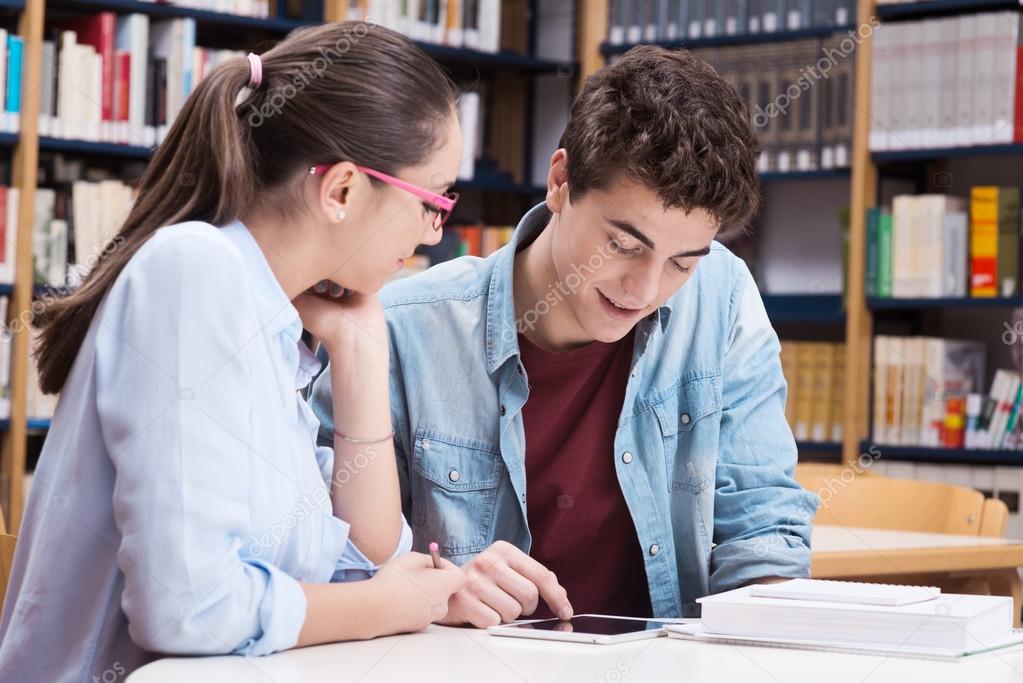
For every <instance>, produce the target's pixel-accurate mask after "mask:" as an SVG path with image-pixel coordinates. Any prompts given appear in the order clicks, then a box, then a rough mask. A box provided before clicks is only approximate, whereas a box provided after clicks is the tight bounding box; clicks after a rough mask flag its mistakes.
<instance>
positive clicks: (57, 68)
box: [39, 12, 244, 146]
mask: <svg viewBox="0 0 1023 683" xmlns="http://www.w3.org/2000/svg"><path fill="white" fill-rule="evenodd" d="M55 29H56V30H55V32H51V34H50V37H49V38H48V39H47V40H44V41H43V45H42V80H41V83H40V103H39V132H40V135H43V136H50V137H58V138H68V139H76V140H88V141H93V142H111V143H122V144H132V145H138V146H152V145H155V144H157V143H158V142H159V141H160V140H162V139H163V137H164V136H165V135H166V133H167V130H168V127H169V124H170V123H171V122H173V120H174V117H175V116H176V115H177V113H178V111H180V110H181V107H182V105H183V104H184V102H185V98H187V97H188V95H189V93H191V92H192V90H193V88H194V87H195V84H197V83H198V82H199V81H200V80H201V79H202V78H203V77H204V76H205V75H206V74H207V73H208V72H209V71H210V70H211V69H212V68H213V67H215V66H216V65H217V64H219V63H221V62H222V61H224V60H226V59H230V58H233V57H238V56H241V55H243V54H244V53H242V52H239V51H235V50H214V49H208V48H201V47H197V46H196V44H195V31H196V24H195V20H194V19H192V18H178V19H163V20H156V21H152V22H151V21H150V18H149V17H148V16H147V15H145V14H127V15H123V16H118V15H116V14H114V13H113V12H100V13H98V14H94V15H88V16H83V17H79V18H76V19H74V20H68V21H62V22H58V23H56V24H55Z"/></svg>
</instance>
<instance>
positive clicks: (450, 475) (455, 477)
mask: <svg viewBox="0 0 1023 683" xmlns="http://www.w3.org/2000/svg"><path fill="white" fill-rule="evenodd" d="M461 477H462V475H460V474H459V473H458V470H451V471H450V472H448V479H450V480H451V481H458V480H459V479H460V478H461Z"/></svg>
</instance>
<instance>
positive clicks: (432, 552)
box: [430, 541, 440, 569]
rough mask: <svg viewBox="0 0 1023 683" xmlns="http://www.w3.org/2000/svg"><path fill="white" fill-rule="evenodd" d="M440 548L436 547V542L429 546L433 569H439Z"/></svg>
mask: <svg viewBox="0 0 1023 683" xmlns="http://www.w3.org/2000/svg"><path fill="white" fill-rule="evenodd" d="M439 550H440V546H439V545H437V543H436V541H434V542H433V543H431V544H430V557H432V558H433V568H434V569H440V552H438V551H439Z"/></svg>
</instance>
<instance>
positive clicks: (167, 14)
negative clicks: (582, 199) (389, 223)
mask: <svg viewBox="0 0 1023 683" xmlns="http://www.w3.org/2000/svg"><path fill="white" fill-rule="evenodd" d="M306 4H307V5H308V3H306ZM598 6H599V7H602V9H598ZM346 7H347V3H346V2H344V1H343V0H326V1H325V2H324V3H322V15H321V16H317V17H306V18H303V19H293V18H287V17H267V18H259V17H248V16H238V15H232V14H224V13H219V12H210V11H205V10H198V9H193V8H189V7H182V6H179V5H173V4H164V3H155V2H141V1H139V0H0V13H3V12H10V13H15V14H16V15H17V17H18V20H17V21H18V27H17V33H18V35H20V36H21V37H22V38H24V40H25V51H24V58H23V70H24V71H23V75H22V82H23V83H24V84H26V85H25V86H24V87H23V91H22V104H21V106H22V116H21V131H20V132H19V133H0V148H7V149H8V150H10V153H11V154H12V160H13V161H12V186H13V187H17V188H18V189H19V191H20V207H19V216H18V226H17V230H18V244H19V245H31V244H32V229H33V207H34V196H35V189H36V182H37V169H38V163H39V154H40V152H47V153H50V152H59V153H63V154H65V155H68V156H70V157H76V158H82V159H86V160H97V161H106V162H109V161H110V160H115V161H116V160H122V161H142V162H144V161H146V160H148V159H149V158H150V157H151V156H152V153H153V148H151V147H147V146H138V145H122V144H112V143H102V142H89V141H83V140H70V139H62V138H54V137H41V136H40V135H39V131H38V127H37V121H38V115H39V104H40V92H39V88H38V87H31V86H32V84H37V83H39V82H40V77H41V53H40V49H39V48H40V46H41V43H42V41H43V37H44V21H45V18H46V12H47V10H53V11H59V12H61V13H62V14H64V13H67V14H72V13H84V14H90V13H95V12H100V11H113V12H115V13H118V14H128V13H135V12H137V13H141V14H147V15H149V16H150V17H152V18H154V19H161V18H176V17H190V18H193V19H195V21H196V23H197V25H198V26H199V27H200V28H203V29H204V30H205V29H208V30H210V31H214V30H215V31H218V32H221V33H224V34H225V35H227V34H234V33H236V32H238V31H242V32H244V33H243V35H246V36H247V35H250V34H251V35H252V36H253V37H254V39H255V38H259V41H258V42H259V45H260V48H261V49H265V46H266V45H267V44H268V41H272V40H278V39H280V38H282V37H283V36H284V35H285V34H287V33H288V32H289V31H292V30H294V29H296V28H299V27H302V26H307V25H311V24H315V23H318V22H319V21H321V20H322V21H338V20H342V19H343V17H344V14H345V11H346ZM532 9H533V10H534V12H533V14H535V9H536V8H535V6H534V7H532ZM606 11H607V3H606V0H600V1H598V2H593V3H589V2H587V3H579V6H578V7H577V15H576V16H577V21H578V23H577V29H578V30H583V29H586V30H588V31H589V33H588V34H587V35H588V36H591V38H587V39H586V40H581V41H580V43H579V49H578V51H577V53H576V54H578V55H579V61H578V62H576V61H570V62H567V63H565V62H560V61H555V60H550V59H543V58H537V57H535V56H533V55H532V54H519V53H517V52H513V51H510V50H501V51H498V52H496V53H489V52H483V51H479V50H472V49H466V48H454V47H450V46H445V45H436V44H432V43H425V42H421V41H417V45H419V46H420V47H421V48H422V49H423V50H424V51H425V52H426V53H427V54H429V55H431V56H432V57H433V58H434V59H436V60H437V61H439V62H440V63H441V64H443V65H444V66H446V67H447V68H449V70H451V71H452V72H453V73H458V72H459V70H461V71H462V72H467V73H473V74H480V75H481V77H486V78H494V79H503V80H500V81H498V83H500V84H501V87H497V88H495V91H498V92H500V91H503V90H507V89H508V88H505V87H504V86H505V85H506V84H508V85H509V88H510V87H514V88H515V89H516V92H517V93H518V95H517V96H518V97H520V98H521V104H520V107H521V110H522V111H521V112H520V113H518V114H516V116H515V117H511V118H509V117H507V116H506V117H505V118H499V120H498V121H497V124H498V126H499V127H498V128H497V129H499V130H509V131H510V134H509V135H508V136H507V137H511V138H513V140H515V141H516V142H512V143H507V144H522V145H523V151H522V153H521V154H518V155H517V158H518V159H519V161H520V162H521V168H520V169H519V168H516V169H513V171H514V172H511V173H509V172H508V170H507V169H504V168H496V167H493V166H492V165H478V166H477V173H476V175H475V176H474V178H473V179H472V180H468V181H461V182H459V183H458V184H457V185H458V189H460V190H463V191H465V190H470V191H478V192H483V193H486V197H487V198H488V199H487V201H488V203H493V204H495V205H503V204H505V203H510V204H509V206H512V207H517V205H518V204H523V206H524V205H525V204H524V202H527V201H534V200H535V201H539V200H540V199H542V197H543V195H544V194H545V192H546V188H544V187H538V186H535V185H532V184H531V183H529V182H528V168H529V167H528V164H529V154H530V153H529V150H528V149H525V144H524V141H525V140H528V133H527V131H525V130H523V128H524V127H527V126H528V125H529V120H530V116H531V115H530V114H529V113H527V107H528V106H529V103H530V102H531V97H532V86H531V79H532V78H533V77H534V76H537V75H541V74H556V75H558V76H564V77H569V78H576V77H577V76H578V74H579V73H580V71H581V69H580V64H582V63H583V61H584V60H586V63H587V64H589V65H591V66H592V65H593V64H596V63H597V61H598V60H599V61H600V62H601V63H602V61H603V58H602V57H601V55H600V52H599V45H600V41H602V40H603V38H604V35H605V34H606V30H607V28H606V22H607V17H606ZM601 21H603V23H601ZM218 35H219V33H218ZM580 35H581V34H580ZM255 47H256V45H253V48H255ZM491 109H493V107H492V108H491ZM493 113H494V112H493V111H490V112H488V115H489V114H493ZM499 113H500V112H499ZM505 113H506V112H505ZM489 123H490V125H491V126H494V125H495V119H494V118H491V119H490V122H489ZM512 123H514V124H515V125H516V126H517V127H518V130H511V129H510V128H509V127H508V126H509V125H510V124H512ZM513 156H515V155H513ZM515 212H516V213H519V212H518V209H517V208H516V209H515ZM32 267H33V263H32V253H31V249H30V248H29V249H25V248H21V249H19V252H18V255H17V264H16V272H15V282H14V284H13V285H0V294H6V295H8V296H10V297H11V301H10V307H9V320H10V321H13V320H15V319H17V318H18V317H19V315H20V314H21V312H23V311H28V310H29V309H30V306H31V303H32V299H33V296H38V295H40V294H42V293H45V291H46V290H47V288H45V287H38V286H35V285H34V283H33V273H32ZM28 341H29V336H28V334H27V332H19V333H17V334H15V335H14V340H13V344H12V347H13V348H12V358H11V416H10V419H8V420H0V505H2V511H3V513H4V515H5V516H6V519H8V520H9V522H10V526H11V528H12V529H17V528H18V527H19V526H20V524H21V520H22V514H23V506H24V500H23V485H24V478H25V461H26V451H27V439H28V436H29V433H30V432H31V433H36V434H39V433H45V431H46V430H47V429H48V428H49V426H50V421H49V420H45V419H41V420H36V419H33V420H29V419H27V414H26V409H27V406H26V399H27V393H28V392H27V388H28V376H27V373H28Z"/></svg>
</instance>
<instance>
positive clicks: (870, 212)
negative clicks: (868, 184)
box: [864, 206, 881, 297]
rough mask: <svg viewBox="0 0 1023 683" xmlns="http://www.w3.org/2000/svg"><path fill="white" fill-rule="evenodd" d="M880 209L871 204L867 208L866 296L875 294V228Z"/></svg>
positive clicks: (876, 227)
mask: <svg viewBox="0 0 1023 683" xmlns="http://www.w3.org/2000/svg"><path fill="white" fill-rule="evenodd" d="M880 216H881V209H879V208H878V207H876V206H872V207H870V208H868V209H867V263H866V275H865V282H864V286H865V287H866V290H867V296H868V297H876V296H877V289H878V288H877V265H878V264H877V256H878V254H877V237H878V235H877V229H878V220H879V218H880Z"/></svg>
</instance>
